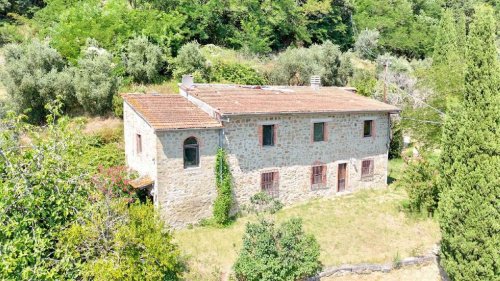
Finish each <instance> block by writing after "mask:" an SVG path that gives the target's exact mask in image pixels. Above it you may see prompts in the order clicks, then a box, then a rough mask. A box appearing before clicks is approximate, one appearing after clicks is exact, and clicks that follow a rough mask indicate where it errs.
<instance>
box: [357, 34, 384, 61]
mask: <svg viewBox="0 0 500 281" xmlns="http://www.w3.org/2000/svg"><path fill="white" fill-rule="evenodd" d="M379 36H380V33H379V32H378V31H377V30H370V29H365V30H363V31H361V33H360V34H359V35H358V38H357V39H356V43H355V44H354V50H355V51H356V53H357V54H358V55H359V56H360V57H361V58H362V59H369V60H374V59H375V58H376V57H377V56H378V53H379V50H378V38H379Z"/></svg>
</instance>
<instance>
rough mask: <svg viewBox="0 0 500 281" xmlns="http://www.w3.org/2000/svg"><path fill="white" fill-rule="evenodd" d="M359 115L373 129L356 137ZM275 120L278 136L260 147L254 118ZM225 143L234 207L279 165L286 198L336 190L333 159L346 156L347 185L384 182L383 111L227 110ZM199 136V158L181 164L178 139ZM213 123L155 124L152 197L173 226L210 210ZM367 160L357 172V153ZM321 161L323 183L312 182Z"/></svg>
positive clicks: (292, 199)
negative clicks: (318, 136) (321, 128)
mask: <svg viewBox="0 0 500 281" xmlns="http://www.w3.org/2000/svg"><path fill="white" fill-rule="evenodd" d="M364 120H374V122H375V123H374V125H375V134H374V135H373V136H372V137H367V138H364V137H363V122H364ZM314 122H326V127H327V136H328V138H327V140H326V141H324V142H313V141H312V132H313V130H312V128H313V123H314ZM263 124H276V125H277V143H276V144H275V146H272V147H263V146H261V145H260V142H259V130H258V128H259V126H261V125H263ZM224 126H225V128H224V145H225V147H226V149H227V152H228V156H229V164H230V167H231V170H232V174H233V177H234V186H235V190H234V196H235V199H236V202H237V205H236V208H237V207H238V206H239V205H241V204H245V203H248V202H249V199H250V197H251V196H252V195H254V194H255V193H257V192H259V191H261V186H260V180H261V173H263V172H267V171H279V178H280V179H279V200H280V201H282V202H283V203H285V204H290V203H294V202H299V201H304V200H308V199H311V198H314V197H318V196H334V195H336V194H338V192H337V172H338V171H337V168H338V164H340V163H346V164H347V172H348V175H347V185H346V192H350V191H353V190H356V189H359V188H367V187H377V186H385V185H386V179H387V147H388V142H389V137H388V133H389V132H388V128H389V127H388V116H387V114H386V113H373V114H332V115H304V114H299V115H282V116H266V117H238V118H236V117H234V118H230V120H229V122H225V123H224ZM191 136H194V137H196V138H197V139H198V141H199V143H200V166H199V167H196V168H188V169H184V165H183V142H184V140H185V139H186V138H188V137H191ZM218 144H219V130H218V129H211V130H207V129H202V130H180V131H169V132H160V133H158V136H157V141H156V149H157V156H156V159H157V164H158V172H157V174H158V175H157V177H156V186H157V191H158V195H157V196H158V197H157V202H158V203H159V205H160V207H161V209H162V214H163V215H164V217H165V218H166V220H167V221H168V222H169V223H170V224H171V225H172V226H174V227H182V226H185V225H186V224H189V223H196V222H198V221H199V220H200V219H202V218H207V217H210V216H211V214H212V203H213V200H214V199H215V196H216V189H215V178H214V176H215V175H214V166H215V155H216V152H217V147H218ZM363 159H373V160H374V176H373V178H372V179H371V180H369V181H363V180H361V161H362V160H363ZM317 163H323V164H325V165H326V166H327V175H326V176H327V180H326V182H327V184H326V186H325V188H324V189H321V190H314V191H312V190H311V180H310V179H311V172H312V166H313V164H317Z"/></svg>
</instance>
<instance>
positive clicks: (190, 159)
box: [184, 137, 200, 168]
mask: <svg viewBox="0 0 500 281" xmlns="http://www.w3.org/2000/svg"><path fill="white" fill-rule="evenodd" d="M199 165H200V147H199V145H198V141H197V140H196V138H195V137H189V138H187V139H186V140H185V141H184V168H189V167H198V166H199Z"/></svg>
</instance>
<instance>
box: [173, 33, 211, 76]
mask: <svg viewBox="0 0 500 281" xmlns="http://www.w3.org/2000/svg"><path fill="white" fill-rule="evenodd" d="M174 65H175V70H174V78H176V79H180V78H181V77H182V75H185V74H195V73H197V74H198V75H197V76H199V77H200V78H201V79H202V80H203V81H206V80H208V77H209V70H208V67H207V60H206V59H205V57H204V56H203V54H202V53H201V51H200V44H198V43H196V42H191V43H187V44H185V45H184V46H182V47H181V48H180V50H179V53H178V54H177V57H176V58H175V61H174Z"/></svg>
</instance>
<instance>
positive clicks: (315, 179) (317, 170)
mask: <svg viewBox="0 0 500 281" xmlns="http://www.w3.org/2000/svg"><path fill="white" fill-rule="evenodd" d="M322 188H326V165H317V166H313V167H312V171H311V189H312V190H316V189H322Z"/></svg>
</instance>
